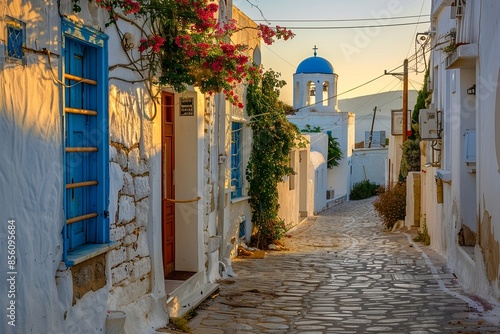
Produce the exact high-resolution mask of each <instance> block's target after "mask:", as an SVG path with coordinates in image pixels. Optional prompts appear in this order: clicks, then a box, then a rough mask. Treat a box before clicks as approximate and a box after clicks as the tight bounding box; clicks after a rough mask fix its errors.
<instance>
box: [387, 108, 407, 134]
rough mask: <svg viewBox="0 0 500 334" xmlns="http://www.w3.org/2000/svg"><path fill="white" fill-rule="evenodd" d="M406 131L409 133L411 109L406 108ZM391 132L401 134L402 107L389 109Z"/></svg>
mask: <svg viewBox="0 0 500 334" xmlns="http://www.w3.org/2000/svg"><path fill="white" fill-rule="evenodd" d="M407 120H408V122H407V126H406V133H407V134H411V110H408V118H407ZM391 134H392V135H393V136H402V135H403V109H398V110H391Z"/></svg>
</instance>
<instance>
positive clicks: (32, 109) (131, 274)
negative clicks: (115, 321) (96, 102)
mask: <svg viewBox="0 0 500 334" xmlns="http://www.w3.org/2000/svg"><path fill="white" fill-rule="evenodd" d="M71 8H72V3H71V2H70V1H62V2H61V11H62V12H63V13H67V14H68V16H69V17H70V19H74V20H76V21H78V22H82V23H84V24H88V25H89V26H92V27H101V29H102V30H103V31H104V32H105V33H107V34H108V35H109V36H110V40H109V54H110V60H109V63H110V65H113V64H115V63H120V62H124V61H125V57H124V55H123V54H122V53H121V52H122V51H121V47H120V46H119V44H120V42H119V39H118V37H117V34H116V30H115V29H114V27H110V28H108V29H106V28H104V22H105V19H106V18H105V16H104V15H103V11H102V10H100V9H98V8H97V7H96V4H95V2H88V3H87V2H84V3H82V12H81V13H80V14H78V15H74V14H73V13H72V12H71ZM0 11H3V12H2V13H1V14H2V18H4V17H5V15H6V14H8V15H10V16H12V17H14V18H17V19H20V20H22V21H24V22H26V27H27V29H26V35H27V45H26V46H27V47H28V48H30V49H33V50H36V51H40V50H42V48H47V49H48V50H50V51H51V53H52V54H53V55H61V53H62V50H61V47H60V45H59V41H60V40H61V36H60V24H61V19H60V17H59V14H58V8H57V4H56V3H47V2H46V1H29V2H28V1H11V2H9V4H8V5H7V7H4V6H2V7H1V9H0ZM0 24H1V29H0V30H1V31H2V36H1V37H2V40H5V36H4V35H3V34H4V31H5V30H6V29H5V25H4V23H3V22H2V21H0ZM132 32H134V31H133V30H132ZM2 45H3V44H2ZM1 54H2V58H0V71H1V72H0V80H1V82H2V90H1V93H2V94H1V95H0V129H1V130H0V133H1V137H2V139H1V142H2V150H1V152H0V155H1V159H2V160H5V161H6V163H2V165H1V166H0V175H1V179H2V182H1V183H2V189H9V191H8V192H5V191H2V193H1V195H0V196H1V200H0V203H2V204H1V206H2V210H0V212H1V215H2V217H1V219H2V221H7V219H14V220H15V221H16V222H17V230H16V233H17V238H18V243H17V247H18V248H17V250H18V252H17V255H18V257H17V261H18V267H19V276H18V280H17V282H16V283H17V289H18V294H17V296H16V303H17V307H18V308H17V316H18V318H17V321H18V322H17V324H18V326H17V327H16V328H15V330H16V331H14V332H17V333H24V332H29V331H31V332H37V333H48V332H51V333H52V332H72V333H91V332H102V331H104V330H105V329H104V328H105V320H106V310H108V309H122V310H125V311H127V313H128V315H129V318H128V320H127V325H126V326H127V329H128V331H129V332H140V331H141V330H143V328H156V327H159V326H161V325H164V324H165V323H166V322H167V321H168V315H167V314H166V313H165V312H164V311H163V307H162V305H161V302H160V301H161V300H162V298H164V284H163V277H162V269H161V267H160V266H158V265H157V264H158V263H160V265H161V248H159V247H157V245H158V244H159V243H161V240H160V239H159V238H160V235H161V233H159V231H158V228H159V227H160V225H159V224H158V222H159V221H160V220H159V219H160V217H161V214H160V213H161V208H160V206H159V205H158V204H157V203H155V200H156V201H159V198H160V193H159V187H158V186H157V184H158V183H157V181H158V179H159V178H161V173H160V166H161V163H160V159H159V152H160V140H161V139H160V137H159V136H158V134H159V124H160V122H159V117H160V115H157V117H156V119H152V117H151V116H152V111H153V108H152V102H151V99H150V97H149V96H148V94H147V93H146V90H145V88H144V86H143V85H142V84H135V85H134V84H128V83H124V82H123V81H120V80H114V79H111V80H110V86H109V119H110V139H109V140H110V160H111V162H110V181H111V186H110V207H109V209H110V217H111V221H110V223H111V231H110V235H111V240H112V241H116V242H117V243H118V244H117V245H118V247H117V249H116V250H113V251H111V252H110V253H109V254H108V256H107V261H106V263H107V268H106V278H107V279H106V281H107V284H106V285H105V286H104V287H103V288H101V289H99V290H97V291H95V292H88V293H86V294H85V295H84V296H82V297H81V299H79V300H77V301H76V304H75V305H72V298H73V288H72V277H71V269H68V268H66V267H65V266H64V265H63V264H61V262H60V261H61V259H62V247H63V246H62V238H61V231H62V227H63V225H64V214H63V208H62V198H63V193H62V189H63V166H62V145H63V142H62V138H63V133H62V127H61V125H62V118H61V116H62V112H61V107H62V102H61V94H60V92H61V91H62V90H61V87H60V86H59V85H57V84H55V83H54V81H53V77H54V76H56V77H57V76H58V72H59V65H60V61H61V58H60V57H59V58H57V57H55V56H53V57H51V60H50V62H51V66H48V63H47V62H48V58H47V57H46V56H45V55H43V54H36V55H35V54H34V53H33V52H31V51H29V52H27V54H26V59H27V61H26V66H22V65H16V64H13V63H8V62H6V61H5V59H4V58H3V55H4V49H3V48H2V53H1ZM110 77H118V78H123V79H132V80H133V79H137V75H134V74H131V73H129V72H125V71H123V70H120V69H117V70H115V71H112V72H111V73H110ZM0 226H2V227H1V230H0V241H1V247H2V248H3V247H4V246H5V236H6V234H5V231H4V230H3V228H4V226H5V224H3V223H2V224H1V225H0ZM155 252H156V253H155ZM153 259H155V260H156V262H154V261H153ZM154 263H156V265H155V264H154ZM2 265H3V264H2ZM153 268H155V269H156V270H155V271H154V272H156V275H154V274H153V270H152V269H153ZM4 273H6V271H4V270H2V275H4ZM4 287H5V285H1V287H0V291H1V292H0V293H1V294H2V295H6V292H5V291H4V290H3V289H4ZM4 300H5V299H4V298H2V303H3V301H4ZM40 305H44V307H40ZM3 307H4V305H2V308H3ZM1 319H2V320H1V321H0V332H2V333H9V332H13V331H12V328H11V327H7V324H6V323H5V320H6V318H5V317H1Z"/></svg>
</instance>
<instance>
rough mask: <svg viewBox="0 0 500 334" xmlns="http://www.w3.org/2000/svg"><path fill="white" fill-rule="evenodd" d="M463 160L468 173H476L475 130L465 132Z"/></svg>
mask: <svg viewBox="0 0 500 334" xmlns="http://www.w3.org/2000/svg"><path fill="white" fill-rule="evenodd" d="M464 137H465V140H464V160H465V166H466V169H467V171H468V172H469V173H475V172H476V130H473V129H467V130H465V135H464Z"/></svg>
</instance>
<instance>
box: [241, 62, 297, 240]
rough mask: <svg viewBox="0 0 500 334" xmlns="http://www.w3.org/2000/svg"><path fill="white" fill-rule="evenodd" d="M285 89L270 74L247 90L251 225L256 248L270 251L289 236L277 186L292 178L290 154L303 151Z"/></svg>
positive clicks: (269, 72) (266, 73)
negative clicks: (290, 117)
mask: <svg viewBox="0 0 500 334" xmlns="http://www.w3.org/2000/svg"><path fill="white" fill-rule="evenodd" d="M284 85H285V82H284V81H283V80H279V74H278V73H276V72H274V71H272V70H270V71H266V72H264V73H263V74H262V79H261V80H259V81H257V80H256V81H254V82H253V83H252V84H250V85H249V87H248V93H247V111H248V115H249V116H250V117H251V118H252V121H251V127H252V130H253V147H252V153H251V155H250V160H249V163H248V166H247V180H248V182H249V195H250V196H251V199H250V200H249V202H250V206H251V208H252V221H253V223H254V224H255V226H256V227H257V234H256V235H255V238H254V241H255V244H256V246H257V247H267V246H268V245H269V244H270V243H272V242H273V241H275V240H279V239H280V238H281V237H282V236H283V235H284V233H285V232H286V228H285V222H284V221H283V220H282V219H281V218H280V217H279V216H278V209H279V203H278V188H277V186H278V183H280V182H282V181H283V177H284V176H286V175H290V174H293V173H294V171H293V169H292V168H291V167H290V166H289V163H290V151H291V150H292V149H293V148H294V147H296V146H301V147H303V146H304V145H305V143H304V142H303V139H302V136H301V135H300V131H299V129H298V128H297V127H296V126H295V125H294V124H292V123H291V122H289V121H288V119H287V118H286V116H285V112H284V109H285V105H284V104H283V102H281V101H280V100H279V94H280V93H279V89H280V88H281V87H283V86H284Z"/></svg>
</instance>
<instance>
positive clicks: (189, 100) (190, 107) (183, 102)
mask: <svg viewBox="0 0 500 334" xmlns="http://www.w3.org/2000/svg"><path fill="white" fill-rule="evenodd" d="M179 100H180V116H194V98H193V97H181V98H180V99H179Z"/></svg>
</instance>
